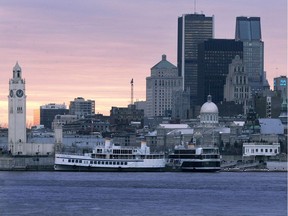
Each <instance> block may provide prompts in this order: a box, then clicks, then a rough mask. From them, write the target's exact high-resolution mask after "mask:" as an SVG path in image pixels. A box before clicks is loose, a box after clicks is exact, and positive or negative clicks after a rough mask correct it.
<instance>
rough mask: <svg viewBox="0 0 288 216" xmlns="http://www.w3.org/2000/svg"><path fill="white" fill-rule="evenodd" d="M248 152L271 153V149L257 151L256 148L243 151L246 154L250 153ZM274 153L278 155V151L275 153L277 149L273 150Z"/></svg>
mask: <svg viewBox="0 0 288 216" xmlns="http://www.w3.org/2000/svg"><path fill="white" fill-rule="evenodd" d="M250 150H251V153H258V152H260V153H264V152H265V153H268V152H269V153H273V149H271V148H270V149H267V148H266V149H262V148H261V149H258V148H256V149H246V150H245V151H246V153H250ZM274 153H275V154H277V153H278V151H277V149H274Z"/></svg>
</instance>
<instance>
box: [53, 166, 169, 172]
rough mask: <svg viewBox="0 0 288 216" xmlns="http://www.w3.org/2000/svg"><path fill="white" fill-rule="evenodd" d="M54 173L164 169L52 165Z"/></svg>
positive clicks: (158, 169) (151, 168)
mask: <svg viewBox="0 0 288 216" xmlns="http://www.w3.org/2000/svg"><path fill="white" fill-rule="evenodd" d="M54 170H55V171H68V172H163V171H165V167H90V166H88V167H84V166H76V165H75V166H70V165H54Z"/></svg>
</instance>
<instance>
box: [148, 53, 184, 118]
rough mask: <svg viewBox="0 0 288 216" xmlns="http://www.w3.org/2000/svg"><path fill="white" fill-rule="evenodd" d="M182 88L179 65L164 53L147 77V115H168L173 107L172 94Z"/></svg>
mask: <svg viewBox="0 0 288 216" xmlns="http://www.w3.org/2000/svg"><path fill="white" fill-rule="evenodd" d="M181 88H182V78H181V77H179V76H178V70H177V67H176V66H175V65H173V64H171V63H170V62H169V61H167V59H166V55H162V60H161V61H160V62H159V63H157V64H156V65H154V66H153V67H152V68H151V76H150V77H147V78H146V111H147V113H146V116H148V117H153V116H167V115H169V113H171V112H172V111H171V109H172V98H173V97H172V94H173V92H175V91H179V90H181Z"/></svg>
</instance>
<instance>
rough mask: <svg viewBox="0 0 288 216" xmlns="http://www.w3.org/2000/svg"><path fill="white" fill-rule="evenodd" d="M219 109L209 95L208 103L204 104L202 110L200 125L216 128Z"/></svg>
mask: <svg viewBox="0 0 288 216" xmlns="http://www.w3.org/2000/svg"><path fill="white" fill-rule="evenodd" d="M218 113H219V112H218V107H217V106H216V104H215V103H213V102H212V96H211V95H208V97H207V102H206V103H204V104H203V105H202V107H201V110H200V124H201V125H205V126H206V127H209V126H215V125H217V124H218V123H219V121H218Z"/></svg>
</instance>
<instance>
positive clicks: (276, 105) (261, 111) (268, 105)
mask: <svg viewBox="0 0 288 216" xmlns="http://www.w3.org/2000/svg"><path fill="white" fill-rule="evenodd" d="M282 101H283V100H282V98H281V94H280V92H277V91H266V92H264V93H262V94H259V95H258V94H257V95H254V96H253V104H254V109H255V111H256V112H257V114H258V115H259V117H260V118H278V117H279V115H280V113H281V104H282Z"/></svg>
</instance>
